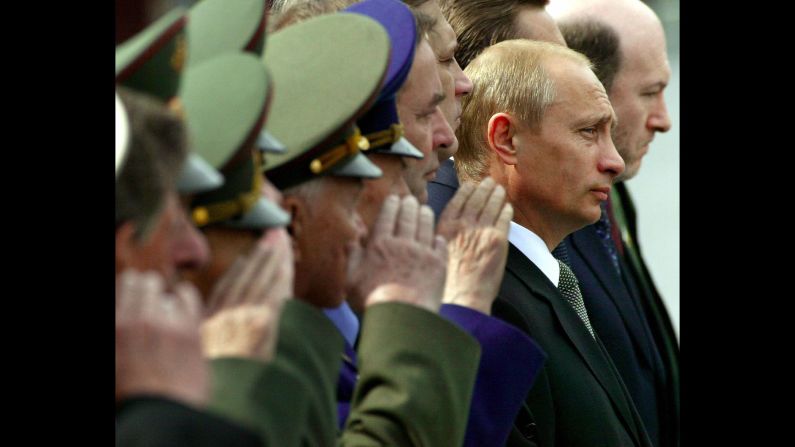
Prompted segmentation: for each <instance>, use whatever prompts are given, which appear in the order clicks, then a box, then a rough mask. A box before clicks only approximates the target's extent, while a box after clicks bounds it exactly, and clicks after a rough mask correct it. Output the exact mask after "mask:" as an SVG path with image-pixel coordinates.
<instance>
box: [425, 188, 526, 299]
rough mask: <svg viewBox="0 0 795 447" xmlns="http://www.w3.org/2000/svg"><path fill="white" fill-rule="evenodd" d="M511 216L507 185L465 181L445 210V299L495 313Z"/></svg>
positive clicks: (440, 230)
mask: <svg viewBox="0 0 795 447" xmlns="http://www.w3.org/2000/svg"><path fill="white" fill-rule="evenodd" d="M512 218H513V207H512V206H511V204H510V203H507V202H506V201H505V189H504V188H503V187H502V186H500V185H498V184H497V183H496V182H494V180H493V179H492V178H491V177H487V178H486V179H485V180H483V181H482V182H481V183H480V184H479V185H477V186H475V185H474V184H472V183H464V184H463V185H461V187H460V188H459V189H458V191H457V192H456V194H455V196H453V198H452V199H451V200H450V203H448V205H447V207H446V208H445V209H444V211H442V214H441V216H440V217H439V226H438V229H437V234H440V235H442V236H444V238H445V239H447V241H448V243H447V250H448V259H449V261H448V265H447V282H446V283H445V289H444V298H443V302H444V303H448V304H457V305H461V306H466V307H469V308H472V309H475V310H478V311H480V312H483V313H485V314H486V315H489V314H491V305H492V303H493V302H494V299H495V298H496V297H497V292H498V291H499V287H500V283H501V282H502V277H503V275H504V273H505V263H506V260H507V256H508V231H509V229H510V223H511V219H512Z"/></svg>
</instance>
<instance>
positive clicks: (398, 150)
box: [375, 137, 425, 158]
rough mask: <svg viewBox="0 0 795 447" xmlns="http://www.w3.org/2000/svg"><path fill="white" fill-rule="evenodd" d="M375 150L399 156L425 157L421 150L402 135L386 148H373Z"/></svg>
mask: <svg viewBox="0 0 795 447" xmlns="http://www.w3.org/2000/svg"><path fill="white" fill-rule="evenodd" d="M375 152H377V153H379V154H392V155H399V156H401V157H411V158H425V156H424V155H422V152H420V150H419V149H417V148H416V147H414V145H413V144H411V143H409V140H407V139H405V138H404V137H400V139H399V140H397V141H396V142H395V143H393V144H392V146H389V147H388V148H386V147H379V148H378V149H376V150H375Z"/></svg>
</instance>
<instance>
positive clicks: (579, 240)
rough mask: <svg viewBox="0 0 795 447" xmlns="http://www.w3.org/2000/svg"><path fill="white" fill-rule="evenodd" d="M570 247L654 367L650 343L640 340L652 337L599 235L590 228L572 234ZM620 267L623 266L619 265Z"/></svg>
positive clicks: (645, 358)
mask: <svg viewBox="0 0 795 447" xmlns="http://www.w3.org/2000/svg"><path fill="white" fill-rule="evenodd" d="M568 242H570V246H571V247H572V249H573V250H574V251H575V252H576V253H577V255H578V256H579V257H580V259H582V260H583V261H584V263H585V264H586V265H587V266H588V269H589V270H591V272H592V273H593V275H594V276H595V277H596V279H597V280H598V281H599V283H600V284H601V286H602V288H603V289H604V291H605V294H606V295H607V296H609V297H610V300H612V301H613V304H615V306H616V309H618V312H619V314H620V315H621V319H622V320H623V321H624V325H625V326H626V327H627V329H628V330H629V335H630V338H631V339H632V343H633V344H634V345H635V347H636V348H637V349H638V350H639V351H640V352H641V354H642V355H643V357H644V360H645V361H646V364H648V365H654V362H653V361H652V353H651V352H650V351H649V344H648V343H642V340H647V341H651V339H650V337H651V334H650V333H649V332H648V331H646V330H645V329H644V327H643V326H642V321H641V315H640V313H639V312H640V310H639V309H637V308H636V307H635V305H634V304H633V301H632V298H631V297H630V295H629V292H628V287H629V286H628V285H627V284H625V283H624V280H623V279H622V278H621V277H620V276H619V275H618V272H616V270H615V269H614V268H613V264H612V261H611V260H610V255H608V254H607V250H605V248H604V246H603V245H602V241H601V239H600V238H599V235H598V234H596V229H595V228H594V226H593V225H589V226H587V227H585V228H584V229H582V230H580V231H578V232H576V233H574V234H572V235H571V237H569V238H568ZM622 268H625V266H623V265H622Z"/></svg>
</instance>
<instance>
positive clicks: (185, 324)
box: [116, 270, 209, 407]
mask: <svg viewBox="0 0 795 447" xmlns="http://www.w3.org/2000/svg"><path fill="white" fill-rule="evenodd" d="M200 324H201V299H200V298H199V292H198V291H197V290H196V289H195V288H194V287H193V286H192V285H191V284H188V283H180V284H178V285H177V286H176V287H175V288H174V293H173V294H169V293H166V291H165V284H164V281H163V278H162V277H161V276H160V275H159V274H157V273H154V272H146V273H138V272H135V271H132V270H127V271H124V272H122V273H121V275H119V276H118V280H117V285H116V401H117V402H118V401H121V400H123V399H126V398H130V397H134V396H136V395H158V396H164V397H168V398H171V399H174V400H177V401H180V402H183V403H187V404H190V405H193V406H196V407H202V406H204V405H205V403H206V402H207V399H208V396H209V369H208V365H207V362H206V360H205V358H204V356H203V355H202V350H201V338H200V335H199V325H200Z"/></svg>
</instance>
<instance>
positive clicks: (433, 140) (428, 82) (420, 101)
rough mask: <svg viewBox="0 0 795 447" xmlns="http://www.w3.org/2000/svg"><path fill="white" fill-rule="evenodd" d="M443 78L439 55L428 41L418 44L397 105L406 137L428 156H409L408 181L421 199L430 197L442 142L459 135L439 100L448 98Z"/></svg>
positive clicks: (416, 195)
mask: <svg viewBox="0 0 795 447" xmlns="http://www.w3.org/2000/svg"><path fill="white" fill-rule="evenodd" d="M444 98H445V95H444V91H443V90H442V82H441V81H440V80H439V74H438V71H437V69H436V57H435V56H434V54H433V50H431V47H430V45H429V44H428V42H427V41H425V40H423V42H422V43H421V44H420V45H419V47H418V48H417V51H416V52H415V55H414V63H413V64H412V66H411V71H410V72H409V75H408V78H407V79H406V83H405V84H403V87H402V88H401V89H400V91H399V92H398V96H397V109H398V116H399V117H400V122H401V123H402V124H403V127H404V129H405V132H406V134H405V136H406V139H407V140H408V141H409V142H410V143H411V144H413V145H414V146H415V147H416V148H417V149H419V150H420V151H421V152H422V154H423V155H424V156H425V158H423V159H422V160H417V159H409V160H407V161H406V162H407V163H408V164H409V169H408V170H407V171H406V176H405V178H406V183H407V184H408V186H409V189H410V190H411V193H412V194H413V195H414V196H415V197H417V200H419V201H420V202H421V203H426V202H427V201H428V191H427V189H426V187H427V185H428V182H429V181H430V180H433V179H434V178H436V171H437V170H438V169H439V159H438V157H437V155H436V152H437V151H438V149H439V148H440V147H442V146H450V145H452V144H453V139H454V138H455V135H454V134H453V130H452V129H451V128H450V125H449V124H448V123H447V120H445V118H444V115H443V114H442V111H441V109H439V104H440V103H441V102H442V101H443V100H444Z"/></svg>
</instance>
